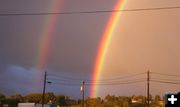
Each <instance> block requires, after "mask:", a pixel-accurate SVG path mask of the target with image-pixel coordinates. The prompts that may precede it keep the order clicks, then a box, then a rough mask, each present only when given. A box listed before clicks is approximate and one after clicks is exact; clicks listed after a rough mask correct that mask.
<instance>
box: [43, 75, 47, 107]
mask: <svg viewBox="0 0 180 107" xmlns="http://www.w3.org/2000/svg"><path fill="white" fill-rule="evenodd" d="M46 75H47V74H46V72H45V74H44V87H43V95H42V107H44V98H45V90H46Z"/></svg>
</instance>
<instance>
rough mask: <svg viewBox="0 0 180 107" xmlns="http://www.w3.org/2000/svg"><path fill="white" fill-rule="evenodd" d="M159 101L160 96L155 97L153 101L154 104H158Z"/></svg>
mask: <svg viewBox="0 0 180 107" xmlns="http://www.w3.org/2000/svg"><path fill="white" fill-rule="evenodd" d="M159 101H161V97H160V95H156V96H155V99H154V102H155V103H158V102H159Z"/></svg>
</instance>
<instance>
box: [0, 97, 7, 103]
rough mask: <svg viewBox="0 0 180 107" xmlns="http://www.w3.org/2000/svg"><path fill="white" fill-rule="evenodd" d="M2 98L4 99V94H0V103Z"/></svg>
mask: <svg viewBox="0 0 180 107" xmlns="http://www.w3.org/2000/svg"><path fill="white" fill-rule="evenodd" d="M4 99H6V96H5V95H4V94H0V105H1V104H2V101H3V100H4Z"/></svg>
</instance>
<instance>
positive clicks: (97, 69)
mask: <svg viewBox="0 0 180 107" xmlns="http://www.w3.org/2000/svg"><path fill="white" fill-rule="evenodd" d="M126 3H127V0H118V1H117V3H116V6H115V7H114V10H122V9H124V7H125V4H126ZM121 14H122V12H114V13H112V15H111V17H110V19H109V21H108V23H107V25H106V27H105V30H104V33H103V35H102V39H101V42H100V44H99V48H98V53H97V56H96V61H95V65H94V69H93V83H92V84H93V85H92V89H91V93H90V96H91V97H96V96H97V93H98V88H97V86H96V82H97V81H98V80H99V79H100V76H101V72H102V67H103V62H104V60H105V58H106V53H107V51H108V47H109V45H110V42H111V39H112V36H113V31H114V30H115V28H116V26H117V24H118V21H119V20H120V16H121Z"/></svg>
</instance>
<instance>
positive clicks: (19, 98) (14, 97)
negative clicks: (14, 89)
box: [11, 94, 24, 102]
mask: <svg viewBox="0 0 180 107" xmlns="http://www.w3.org/2000/svg"><path fill="white" fill-rule="evenodd" d="M11 99H15V100H17V101H18V102H23V101H24V98H23V96H22V95H21V94H16V95H13V96H11Z"/></svg>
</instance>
